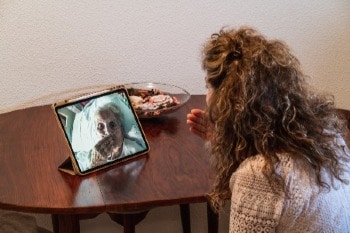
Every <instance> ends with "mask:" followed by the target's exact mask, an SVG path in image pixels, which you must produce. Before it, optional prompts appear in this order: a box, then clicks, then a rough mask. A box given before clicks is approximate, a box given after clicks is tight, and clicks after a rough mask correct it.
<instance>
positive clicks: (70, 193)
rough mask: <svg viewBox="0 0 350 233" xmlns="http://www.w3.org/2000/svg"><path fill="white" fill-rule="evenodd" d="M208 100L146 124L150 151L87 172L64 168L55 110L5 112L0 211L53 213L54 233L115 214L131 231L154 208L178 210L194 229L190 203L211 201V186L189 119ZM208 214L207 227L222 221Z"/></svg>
mask: <svg viewBox="0 0 350 233" xmlns="http://www.w3.org/2000/svg"><path fill="white" fill-rule="evenodd" d="M204 102H205V98H204V96H202V95H197V96H191V98H190V100H189V102H188V103H187V104H186V105H185V106H183V107H182V108H180V109H179V110H178V111H176V112H174V113H171V114H169V115H167V116H166V117H163V118H159V119H148V120H141V124H142V126H143V129H144V131H145V134H146V137H147V139H148V141H149V144H150V147H151V150H150V152H149V153H148V154H147V155H145V156H143V157H141V158H137V159H136V160H134V161H128V162H126V163H124V164H120V165H116V166H113V167H112V168H108V169H105V170H102V171H98V172H96V173H93V174H90V175H87V176H74V175H69V174H66V173H62V172H60V171H58V169H57V168H58V166H59V165H60V164H61V163H62V162H63V161H64V160H65V159H66V158H67V157H68V155H69V148H68V147H67V146H66V144H65V141H64V140H65V139H64V136H63V135H62V133H61V131H60V128H59V126H58V123H57V121H56V120H55V116H54V113H53V110H52V109H51V106H49V105H46V106H38V107H32V108H27V109H22V110H16V111H13V112H9V113H4V114H1V115H0V131H1V133H0V160H1V163H0V176H1V177H2V178H1V181H0V208H2V209H8V210H15V211H22V212H31V213H49V214H51V215H52V220H53V221H52V222H53V228H54V232H64V233H69V232H75V233H76V232H79V231H80V227H79V219H82V218H90V217H94V216H96V215H98V214H100V213H110V216H111V219H113V220H114V221H116V222H118V223H120V224H122V225H123V226H124V231H125V232H134V231H135V225H136V224H137V223H138V222H139V221H141V220H142V219H143V218H144V217H145V216H146V214H147V212H148V211H149V210H151V209H152V208H156V207H160V206H169V205H179V206H180V209H181V216H182V223H183V229H184V232H190V225H189V224H190V221H189V219H190V216H189V204H190V203H200V202H206V201H207V199H206V194H207V193H208V192H209V191H210V189H211V186H212V182H213V173H212V171H211V169H210V165H209V162H208V156H207V155H206V153H205V148H204V142H203V141H202V140H201V139H199V138H198V137H196V136H194V135H192V134H190V132H189V130H188V126H187V124H186V114H187V113H188V112H189V111H190V109H192V108H194V107H196V108H202V107H203V106H204ZM207 210H208V220H209V221H208V230H209V232H217V224H218V222H217V216H216V215H215V214H214V213H213V212H211V209H210V207H208V208H207Z"/></svg>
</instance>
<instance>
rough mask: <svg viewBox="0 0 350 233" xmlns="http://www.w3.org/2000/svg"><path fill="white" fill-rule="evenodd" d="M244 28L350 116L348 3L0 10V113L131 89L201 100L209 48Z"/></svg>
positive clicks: (315, 0) (14, 3) (80, 4)
mask: <svg viewBox="0 0 350 233" xmlns="http://www.w3.org/2000/svg"><path fill="white" fill-rule="evenodd" d="M240 25H251V26H254V27H256V28H257V29H258V30H260V31H261V32H262V33H263V34H265V35H267V36H268V37H270V38H278V39H282V40H284V41H286V42H287V43H288V44H289V45H290V46H291V47H292V49H293V50H294V51H295V54H296V55H297V56H298V57H299V59H300V60H301V62H302V64H303V66H304V69H305V71H306V72H307V73H308V74H310V75H311V76H312V77H313V79H312V80H311V82H312V83H314V84H315V86H316V87H317V88H318V89H320V90H326V91H329V92H331V93H333V94H335V96H336V102H337V104H338V106H340V107H344V108H350V98H349V91H348V87H349V83H350V1H348V0H334V1H329V0H308V1H306V0H305V1H289V0H288V1H287V0H280V1H277V0H276V1H273V0H268V1H258V0H245V1H234V0H221V1H216V0H202V1H185V0H179V1H170V0H164V1H158V0H149V1H136V0H128V1H107V0H102V1H88V0H80V1H74V0H73V1H72V0H60V1H44V0H31V1H29V0H28V1H25V0H2V1H0V75H1V79H0V99H1V101H2V103H1V105H0V112H4V111H9V110H12V109H13V108H21V107H27V106H31V105H37V104H41V103H51V102H55V101H56V100H61V99H63V98H65V97H67V96H70V95H71V94H72V92H73V93H76V92H77V89H79V90H80V91H81V89H84V90H87V89H86V87H91V86H96V85H99V86H100V85H106V84H114V83H125V82H135V81H157V82H168V83H172V84H176V85H179V86H182V87H185V88H186V89H188V91H190V92H191V93H193V94H202V93H204V91H205V90H204V83H203V72H202V70H201V68H200V50H201V46H202V44H203V42H204V41H205V39H206V38H208V37H209V35H210V34H211V33H213V32H216V31H218V30H219V29H220V28H221V27H222V26H240ZM88 90H89V91H90V90H91V89H88ZM92 90H93V89H92Z"/></svg>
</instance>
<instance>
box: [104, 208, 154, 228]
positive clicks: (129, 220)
mask: <svg viewBox="0 0 350 233" xmlns="http://www.w3.org/2000/svg"><path fill="white" fill-rule="evenodd" d="M147 213H148V211H144V212H140V213H130V214H119V213H108V215H109V217H110V218H111V219H112V220H113V221H114V222H116V223H118V224H120V225H122V226H123V227H124V233H135V226H136V225H137V224H138V223H139V222H141V221H142V220H143V219H144V218H145V217H146V215H147Z"/></svg>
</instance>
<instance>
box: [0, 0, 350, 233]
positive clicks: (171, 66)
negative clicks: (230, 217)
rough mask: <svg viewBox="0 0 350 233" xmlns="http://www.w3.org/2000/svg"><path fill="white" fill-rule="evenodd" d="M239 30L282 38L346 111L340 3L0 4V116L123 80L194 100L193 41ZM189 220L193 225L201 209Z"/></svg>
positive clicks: (348, 12) (348, 30)
mask: <svg viewBox="0 0 350 233" xmlns="http://www.w3.org/2000/svg"><path fill="white" fill-rule="evenodd" d="M240 25H250V26H253V27H256V28H257V29H258V30H260V31H261V32H262V33H263V34H265V35H267V36H268V37H270V38H278V39H282V40H284V41H286V42H287V43H288V44H289V45H290V46H291V48H292V49H293V50H294V52H295V54H296V55H297V56H298V57H299V59H300V61H301V62H302V64H303V66H304V69H305V71H306V72H307V73H308V74H309V75H311V76H312V77H313V78H312V79H311V80H310V82H312V83H313V84H314V85H315V86H316V88H317V89H319V90H322V91H328V92H331V93H333V94H334V95H335V97H336V103H337V105H338V106H339V107H343V108H348V109H350V98H349V97H350V96H349V93H350V92H349V86H350V85H349V84H350V1H348V0H333V1H329V0H304V1H301V0H299V1H290V0H279V1H277V0H275V1H273V0H265V1H258V0H245V1H235V0H220V1H217V0H198V1H185V0H178V1H170V0H163V1H158V0H149V1H141V0H140V1H136V0H125V1H121V0H119V1H116V0H114V1H111V0H101V1H92V0H90V1H89V0H79V1H76V0H56V1H44V0H27V1H26V0H1V1H0V76H1V77H0V99H1V104H0V112H5V111H10V110H13V109H15V108H22V107H29V106H32V105H38V104H43V103H52V102H55V101H57V100H61V99H64V98H65V97H67V96H70V95H72V94H76V93H77V92H78V91H85V90H93V89H94V88H87V87H91V86H92V87H94V86H101V85H109V84H116V83H118V84H120V83H125V82H138V81H155V82H167V83H171V84H175V85H179V86H182V87H184V88H186V89H187V90H188V91H189V92H191V93H192V94H204V93H205V89H204V82H203V75H204V74H203V72H202V70H201V68H200V51H201V46H202V44H203V42H204V41H205V40H206V38H208V37H209V36H210V34H211V33H213V32H217V31H218V30H219V29H220V28H221V27H223V26H240ZM204 210H205V208H204ZM156 211H157V210H156ZM159 211H162V209H160V210H159ZM167 211H170V213H174V214H173V215H172V216H174V218H172V219H170V220H169V221H175V219H176V221H179V218H178V213H177V212H176V213H175V212H174V211H177V208H174V207H172V208H171V207H169V209H166V210H165V211H164V212H163V213H168V212H167ZM154 213H155V215H156V214H157V213H158V212H154ZM160 213H162V212H160ZM151 214H152V212H151ZM159 215H160V216H163V217H164V216H167V215H162V214H159ZM151 216H152V215H151ZM156 216H157V215H156ZM194 216H197V218H196V219H195V220H194V221H195V224H197V225H198V226H200V227H203V226H204V225H203V224H202V223H200V221H201V220H205V214H204V213H203V206H201V205H199V207H198V208H195V210H194ZM198 216H199V217H198ZM45 217H47V216H44V217H43V218H41V221H43V222H45ZM39 219H40V218H39ZM46 219H47V218H46ZM145 221H146V222H145V223H142V224H146V225H147V224H150V225H151V226H153V225H154V224H156V222H157V221H161V222H163V219H161V220H159V218H158V217H154V218H152V217H148V218H146V220H145ZM198 221H199V222H198ZM99 223H101V222H99V221H98V220H97V221H93V222H92V224H96V225H95V226H98V225H99ZM48 224H49V223H48ZM168 224H169V222H165V224H164V226H167V225H168ZM224 225H225V224H224ZM104 226H105V225H104ZM176 226H179V225H177V223H176ZM107 228H108V227H107ZM83 229H84V232H88V231H89V229H91V227H90V225H89V227H85V228H84V225H83ZM224 229H227V228H226V225H225V226H224ZM91 232H93V231H91ZM150 232H152V231H150ZM167 232H170V231H167ZM174 232H178V230H175V231H174ZM195 232H201V230H197V231H195Z"/></svg>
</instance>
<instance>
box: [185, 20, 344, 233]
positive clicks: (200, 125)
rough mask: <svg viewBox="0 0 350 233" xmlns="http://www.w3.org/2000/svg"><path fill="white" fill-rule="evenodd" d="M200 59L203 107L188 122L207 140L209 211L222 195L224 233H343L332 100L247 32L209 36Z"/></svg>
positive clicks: (294, 62) (280, 46) (278, 46)
mask: <svg viewBox="0 0 350 233" xmlns="http://www.w3.org/2000/svg"><path fill="white" fill-rule="evenodd" d="M202 61H203V63H202V65H203V69H204V70H205V71H206V73H207V75H206V78H205V81H206V86H207V95H206V102H207V107H206V109H205V110H201V109H192V110H191V112H190V113H189V114H188V115H187V123H188V125H189V126H190V131H191V132H192V133H194V134H196V135H198V136H200V137H201V138H203V139H204V140H207V142H208V150H209V152H210V158H211V162H212V165H213V167H214V168H215V171H216V179H215V183H214V187H213V191H212V193H210V195H209V197H210V200H211V203H212V206H213V208H214V210H216V211H219V209H220V208H221V207H222V206H223V205H224V202H225V200H227V199H229V198H230V199H231V209H230V232H298V233H300V232H339V233H340V232H350V185H348V183H349V181H350V173H349V167H348V165H346V163H349V160H350V151H349V149H348V147H347V145H346V143H345V141H344V139H343V137H342V135H343V133H344V130H345V129H346V127H345V122H343V121H342V120H341V119H340V118H339V117H337V113H336V111H335V105H334V101H333V97H332V96H327V95H323V94H322V95H321V94H317V93H315V92H314V91H312V90H311V88H310V87H308V85H307V83H306V78H307V76H306V75H305V74H304V73H303V71H302V70H301V66H300V63H299V61H298V59H297V58H296V57H295V56H294V55H292V53H291V51H290V49H289V48H288V46H287V45H286V44H285V43H283V42H281V41H278V40H268V39H266V38H265V37H264V36H263V35H261V34H259V33H258V32H257V31H256V30H254V29H252V28H247V27H246V28H240V29H238V30H235V29H222V30H221V31H220V32H219V33H216V34H213V35H212V36H211V38H210V39H209V40H208V41H207V42H206V44H205V46H204V49H203V60H202Z"/></svg>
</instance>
